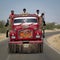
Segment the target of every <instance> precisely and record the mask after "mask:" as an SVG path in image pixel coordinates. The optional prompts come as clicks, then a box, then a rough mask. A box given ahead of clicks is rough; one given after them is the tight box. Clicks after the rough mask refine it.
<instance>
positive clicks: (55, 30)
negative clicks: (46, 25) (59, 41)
mask: <svg viewBox="0 0 60 60" xmlns="http://www.w3.org/2000/svg"><path fill="white" fill-rule="evenodd" d="M57 31H60V29H54V30H45V32H57Z"/></svg>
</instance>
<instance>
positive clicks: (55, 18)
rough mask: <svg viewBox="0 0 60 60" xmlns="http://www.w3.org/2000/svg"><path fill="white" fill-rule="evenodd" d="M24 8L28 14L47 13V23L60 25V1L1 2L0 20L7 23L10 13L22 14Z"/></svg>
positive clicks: (17, 0)
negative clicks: (12, 11)
mask: <svg viewBox="0 0 60 60" xmlns="http://www.w3.org/2000/svg"><path fill="white" fill-rule="evenodd" d="M23 8H26V9H27V12H28V13H36V10H37V9H39V10H40V13H45V21H46V22H55V23H59V24H60V0H0V20H5V21H7V18H8V17H9V15H10V11H11V10H14V11H15V13H18V14H19V13H22V10H23Z"/></svg>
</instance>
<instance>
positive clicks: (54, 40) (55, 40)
mask: <svg viewBox="0 0 60 60" xmlns="http://www.w3.org/2000/svg"><path fill="white" fill-rule="evenodd" d="M47 42H48V44H50V45H51V46H52V47H54V48H55V49H57V51H60V34H57V35H54V36H52V37H49V38H48V39H47Z"/></svg>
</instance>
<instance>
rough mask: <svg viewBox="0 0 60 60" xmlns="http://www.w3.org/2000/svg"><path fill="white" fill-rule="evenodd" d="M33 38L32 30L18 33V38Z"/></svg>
mask: <svg viewBox="0 0 60 60" xmlns="http://www.w3.org/2000/svg"><path fill="white" fill-rule="evenodd" d="M32 37H33V32H32V30H29V29H27V30H20V31H19V38H32Z"/></svg>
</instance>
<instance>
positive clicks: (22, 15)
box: [14, 14, 38, 18]
mask: <svg viewBox="0 0 60 60" xmlns="http://www.w3.org/2000/svg"><path fill="white" fill-rule="evenodd" d="M14 17H15V18H16V17H38V16H37V15H36V14H14Z"/></svg>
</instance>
